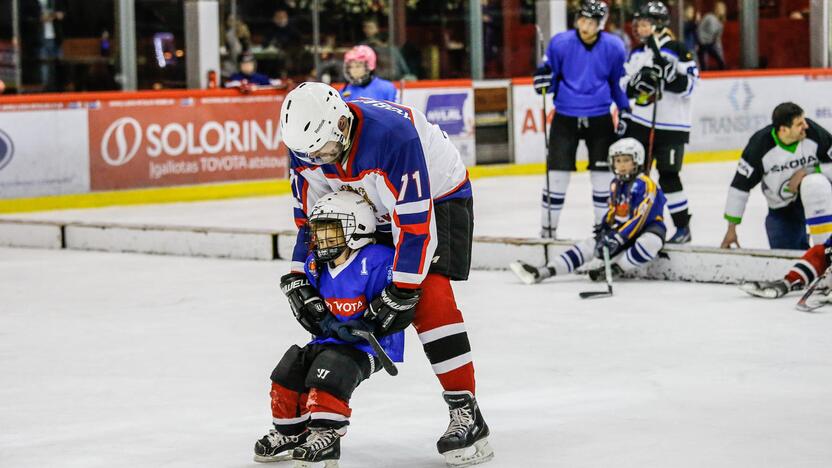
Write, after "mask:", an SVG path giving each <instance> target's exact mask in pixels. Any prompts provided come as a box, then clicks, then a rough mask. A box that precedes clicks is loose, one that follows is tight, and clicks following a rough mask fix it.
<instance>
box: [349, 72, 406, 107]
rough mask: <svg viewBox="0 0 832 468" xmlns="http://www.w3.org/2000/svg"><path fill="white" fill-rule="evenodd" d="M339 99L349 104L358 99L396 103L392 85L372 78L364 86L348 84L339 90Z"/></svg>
mask: <svg viewBox="0 0 832 468" xmlns="http://www.w3.org/2000/svg"><path fill="white" fill-rule="evenodd" d="M341 97H342V98H344V101H346V102H350V101H354V100H356V99H358V98H362V97H365V98H370V99H378V100H380V101H390V102H398V101H397V99H396V98H397V93H396V87H395V86H393V83H391V82H389V81H387V80H383V79H381V78H379V77H377V76H374V77H373V79H371V80H370V82H369V83H367V84H366V85H365V86H356V85H354V84H348V85H346V86H344V89H342V90H341Z"/></svg>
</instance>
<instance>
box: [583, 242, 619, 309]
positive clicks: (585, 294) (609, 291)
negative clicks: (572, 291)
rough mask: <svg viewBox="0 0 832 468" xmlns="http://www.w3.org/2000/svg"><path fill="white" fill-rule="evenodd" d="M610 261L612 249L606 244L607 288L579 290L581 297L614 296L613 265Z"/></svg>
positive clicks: (605, 267)
mask: <svg viewBox="0 0 832 468" xmlns="http://www.w3.org/2000/svg"><path fill="white" fill-rule="evenodd" d="M610 263H611V262H610V249H609V248H608V247H607V246H604V277H606V279H607V290H606V291H583V292H579V293H578V296H580V298H581V299H598V298H601V297H612V266H611V265H610Z"/></svg>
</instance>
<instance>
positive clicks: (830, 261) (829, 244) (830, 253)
mask: <svg viewBox="0 0 832 468" xmlns="http://www.w3.org/2000/svg"><path fill="white" fill-rule="evenodd" d="M825 245H826V248H825V249H823V253H825V254H826V268H829V267H830V266H832V237H830V238H829V239H827V241H826V244H825Z"/></svg>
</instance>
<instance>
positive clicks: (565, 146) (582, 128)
mask: <svg viewBox="0 0 832 468" xmlns="http://www.w3.org/2000/svg"><path fill="white" fill-rule="evenodd" d="M606 17H607V4H606V3H604V2H602V1H600V0H586V1H584V3H583V4H582V5H581V9H580V11H579V12H578V17H577V20H576V21H575V26H576V28H575V30H570V31H566V32H562V33H559V34H557V35H555V36H554V37H553V38H552V40H551V41H550V42H549V47H548V48H547V49H546V57H545V59H544V63H543V64H542V65H541V66H540V67H539V68H538V69H537V70H536V71H535V73H534V89H535V91H536V92H537V93H538V94H542V93H543V91H544V90H545V91H546V92H547V93H552V94H553V95H554V104H555V109H556V112H555V116H554V118H553V119H552V125H551V127H550V129H549V154H548V155H547V158H548V164H547V167H548V168H549V171H548V174H547V175H546V176H547V177H548V178H549V183H548V187H549V190H550V191H549V192H547V191H546V187H544V188H543V212H542V214H541V226H542V229H541V237H544V238H555V234H556V231H557V228H558V220H559V219H560V213H561V210H562V209H563V204H564V201H565V199H566V189H567V188H568V187H569V179H570V176H571V173H572V172H575V170H576V168H575V156H576V152H577V150H578V142H579V140H581V139H583V140H584V141H585V142H586V145H587V148H588V149H589V170H590V179H591V181H592V201H593V205H594V207H595V224H596V225H597V224H599V223H600V222H601V219H602V218H603V217H604V214H605V213H606V209H607V199H608V198H609V195H610V194H609V186H610V180H611V179H612V174H611V172H610V168H609V167H607V150H608V149H609V147H610V144H612V142H613V141H615V139H616V138H617V136H616V134H617V130H616V127H615V126H614V125H613V118H612V115H611V114H610V106H611V104H612V103H613V102H615V104H616V106H618V109H619V110H621V111H628V110H629V107H630V103H629V101H628V100H627V96H626V95H625V94H624V91H623V90H622V89H621V88H620V87H619V82H620V80H621V77H622V76H624V60H625V58H626V53H625V51H624V44H623V43H622V42H621V39H619V38H618V37H616V36H615V35H613V34H610V33H607V32H604V31H603V29H604V22H605V21H606ZM618 134H623V126H622V127H621V129H620V130H618ZM550 219H551V224H550V222H549V220H550Z"/></svg>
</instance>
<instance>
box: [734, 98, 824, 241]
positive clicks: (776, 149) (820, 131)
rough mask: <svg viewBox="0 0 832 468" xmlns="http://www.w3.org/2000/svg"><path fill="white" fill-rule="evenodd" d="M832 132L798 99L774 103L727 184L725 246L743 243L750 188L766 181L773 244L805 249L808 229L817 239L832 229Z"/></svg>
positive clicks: (767, 227)
mask: <svg viewBox="0 0 832 468" xmlns="http://www.w3.org/2000/svg"><path fill="white" fill-rule="evenodd" d="M831 151H832V135H830V134H829V132H827V131H826V130H825V129H824V128H823V127H821V126H820V125H818V124H817V123H815V122H813V121H812V120H810V119H807V118H806V117H805V116H804V113H803V109H801V108H800V106H798V105H797V104H795V103H792V102H784V103H782V104H779V105H778V106H777V107H775V108H774V112H773V113H772V116H771V125H767V126H765V127H764V128H762V129H761V130H759V131H757V133H755V134H754V135H752V136H751V139H750V140H748V145H746V147H745V149H744V150H743V152H742V157H741V159H740V161H739V163H738V164H737V172H736V174H734V180H733V181H732V182H731V187H730V188H729V189H728V200H727V201H726V204H725V219H726V220H727V221H728V230H727V231H726V233H725V237H724V238H723V240H722V244H721V247H722V248H723V249H727V248H730V247H731V246H733V245H736V246H739V240H738V236H737V226H738V225H739V224H740V222H742V215H743V213H745V205H746V203H748V196H749V192H750V191H751V189H753V188H754V187H756V186H757V184H759V183H760V182H762V183H763V195H764V196H765V197H766V202H767V203H768V216H766V234H768V243H769V246H771V248H772V249H795V250H806V249H808V248H809V237H808V236H807V235H806V230H807V229H808V231H809V233H810V234H811V237H812V242H813V244H814V245H820V244H823V243H824V241H826V239H827V238H828V237H829V235H830V234H832V182H830V181H832V158H830V154H829V153H830V152H831Z"/></svg>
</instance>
